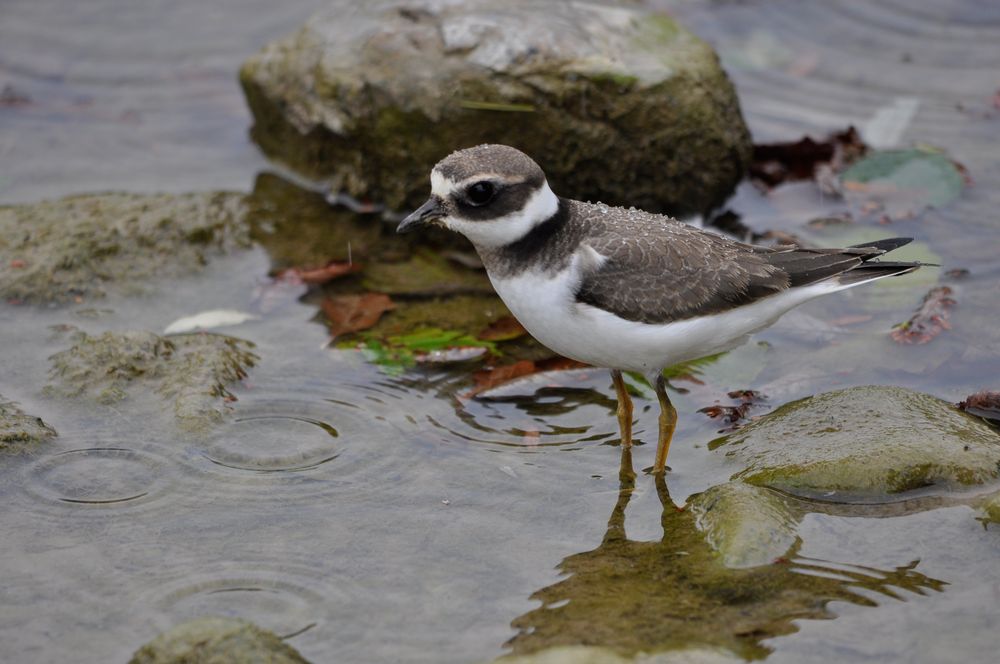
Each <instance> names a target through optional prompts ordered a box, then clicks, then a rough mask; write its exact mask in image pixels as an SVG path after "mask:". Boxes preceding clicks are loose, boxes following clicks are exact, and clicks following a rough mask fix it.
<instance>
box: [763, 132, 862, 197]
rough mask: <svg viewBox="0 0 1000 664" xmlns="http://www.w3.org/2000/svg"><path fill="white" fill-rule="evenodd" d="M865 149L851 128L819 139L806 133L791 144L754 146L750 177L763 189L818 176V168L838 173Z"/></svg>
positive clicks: (859, 137) (856, 133)
mask: <svg viewBox="0 0 1000 664" xmlns="http://www.w3.org/2000/svg"><path fill="white" fill-rule="evenodd" d="M867 150H868V147H867V146H866V145H865V144H864V142H863V141H862V140H861V136H860V135H859V134H858V132H857V130H856V129H854V127H848V128H847V129H845V130H844V131H841V132H836V133H833V134H831V135H829V136H828V137H826V138H825V139H823V140H820V141H816V140H813V139H812V138H811V137H809V136H806V137H804V138H802V139H800V140H798V141H795V142H793V143H770V144H763V145H755V146H753V161H752V162H751V164H750V177H751V178H752V179H753V180H754V181H755V182H757V183H759V184H760V185H762V186H763V187H764V188H765V189H770V188H772V187H776V186H778V185H779V184H781V183H783V182H786V181H789V180H811V179H813V178H817V177H819V176H820V175H821V173H820V170H821V167H826V168H827V170H829V169H831V168H832V169H833V170H834V171H835V172H839V171H840V170H842V169H843V167H844V165H845V164H848V163H850V162H851V161H853V160H854V159H857V158H858V157H859V156H861V155H863V154H865V152H867Z"/></svg>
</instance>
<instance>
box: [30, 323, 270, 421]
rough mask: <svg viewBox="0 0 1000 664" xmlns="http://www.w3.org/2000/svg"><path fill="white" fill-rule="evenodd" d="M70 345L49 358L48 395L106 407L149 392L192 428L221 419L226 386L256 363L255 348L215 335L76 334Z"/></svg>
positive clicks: (179, 419)
mask: <svg viewBox="0 0 1000 664" xmlns="http://www.w3.org/2000/svg"><path fill="white" fill-rule="evenodd" d="M70 340H71V341H72V342H73V346H72V347H70V348H69V349H67V350H64V351H61V352H59V353H56V354H55V355H53V356H52V357H51V358H50V362H51V364H52V369H51V372H50V377H51V378H52V380H53V382H52V383H51V384H50V385H49V386H48V387H47V388H46V391H47V392H48V393H49V394H50V395H54V396H63V397H86V398H90V399H93V400H95V401H97V402H98V403H101V404H105V405H109V404H114V403H117V402H120V401H124V400H125V399H127V398H128V397H130V396H132V395H133V394H135V393H137V392H141V391H145V392H149V391H152V392H155V393H156V394H157V395H159V397H160V398H163V399H166V400H168V401H169V402H171V403H172V404H173V410H174V415H175V416H176V418H177V420H178V422H179V423H180V424H181V425H182V426H185V427H186V428H190V429H198V428H200V427H203V426H206V425H208V424H210V423H212V422H215V421H218V420H219V419H220V418H221V417H222V415H223V413H224V412H225V401H226V400H227V399H232V398H233V397H232V395H231V394H230V392H229V391H228V389H227V386H228V385H230V384H232V383H234V382H235V381H237V380H240V379H242V378H244V377H245V376H246V374H247V371H248V370H249V368H250V367H252V366H253V365H254V364H255V363H256V361H257V360H258V357H257V356H256V355H255V354H254V353H253V352H252V350H251V349H252V348H253V344H251V343H250V342H248V341H244V340H242V339H237V338H235V337H227V336H223V335H219V334H206V333H198V334H182V335H174V336H169V337H161V336H159V335H157V334H154V333H153V332H147V331H129V332H105V333H104V334H101V335H98V336H91V335H88V334H87V333H85V332H75V333H73V335H72V337H71V339H70Z"/></svg>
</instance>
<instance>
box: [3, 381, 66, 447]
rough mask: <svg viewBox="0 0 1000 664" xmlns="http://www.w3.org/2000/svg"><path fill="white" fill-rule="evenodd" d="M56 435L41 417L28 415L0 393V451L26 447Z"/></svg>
mask: <svg viewBox="0 0 1000 664" xmlns="http://www.w3.org/2000/svg"><path fill="white" fill-rule="evenodd" d="M57 435H58V434H57V433H56V430H55V429H53V428H52V427H50V426H49V425H48V424H46V423H45V422H43V421H42V418H40V417H34V416H32V415H28V414H27V413H25V412H24V411H23V410H21V409H20V408H19V407H18V405H17V404H16V403H14V402H13V401H7V400H6V399H4V397H3V395H2V394H0V452H14V451H17V450H21V449H27V448H29V447H31V446H33V445H35V444H37V443H41V442H44V441H46V440H50V439H52V438H55V437H56V436H57Z"/></svg>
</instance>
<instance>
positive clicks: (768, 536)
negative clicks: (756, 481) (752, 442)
mask: <svg viewBox="0 0 1000 664" xmlns="http://www.w3.org/2000/svg"><path fill="white" fill-rule="evenodd" d="M687 509H688V510H689V511H690V512H691V514H693V515H694V517H695V524H696V525H697V527H698V529H699V530H701V531H702V532H703V533H704V534H705V540H706V541H707V542H708V545H709V546H711V547H712V548H713V549H715V550H716V551H718V552H719V555H721V556H722V561H723V563H724V564H725V565H726V567H734V568H735V567H755V566H757V565H767V564H770V563H773V562H774V561H775V560H777V559H778V558H781V557H783V556H785V555H787V554H788V552H789V551H790V550H791V549H792V548H793V547H794V546H795V545H796V543H797V542H798V535H797V533H796V530H797V528H798V525H799V520H800V519H801V516H802V515H801V511H800V510H798V509H796V508H795V507H794V506H792V505H791V504H790V503H789V501H788V500H787V499H785V498H783V497H782V496H781V495H779V494H778V493H776V492H774V491H772V490H770V489H766V488H761V487H756V486H753V485H751V484H746V483H744V482H738V481H737V482H728V483H726V484H720V485H718V486H714V487H712V488H711V489H708V490H707V491H704V492H702V493H700V494H698V495H697V496H694V497H692V498H691V499H690V500H688V504H687Z"/></svg>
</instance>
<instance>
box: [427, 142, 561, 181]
mask: <svg viewBox="0 0 1000 664" xmlns="http://www.w3.org/2000/svg"><path fill="white" fill-rule="evenodd" d="M434 170H435V171H437V172H438V173H440V174H441V175H443V176H444V177H446V178H448V179H449V180H451V181H452V182H461V181H462V180H465V179H468V178H471V177H474V176H482V175H486V174H490V175H496V176H498V177H500V178H501V179H511V180H523V181H527V182H533V183H535V182H537V183H538V184H541V183H542V182H544V181H545V173H543V172H542V169H541V167H540V166H539V165H538V164H536V163H535V161H534V160H533V159H532V158H531V157H529V156H528V155H526V154H524V153H523V152H521V151H520V150H518V149H516V148H512V147H510V146H509V145H498V144H485V145H477V146H476V147H474V148H466V149H465V150H457V151H456V152H452V153H451V154H450V155H448V156H447V157H445V158H444V159H442V160H441V161H439V162H438V163H437V165H436V166H434Z"/></svg>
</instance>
